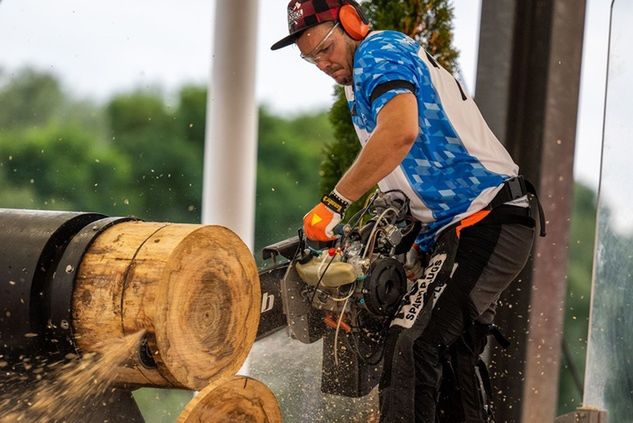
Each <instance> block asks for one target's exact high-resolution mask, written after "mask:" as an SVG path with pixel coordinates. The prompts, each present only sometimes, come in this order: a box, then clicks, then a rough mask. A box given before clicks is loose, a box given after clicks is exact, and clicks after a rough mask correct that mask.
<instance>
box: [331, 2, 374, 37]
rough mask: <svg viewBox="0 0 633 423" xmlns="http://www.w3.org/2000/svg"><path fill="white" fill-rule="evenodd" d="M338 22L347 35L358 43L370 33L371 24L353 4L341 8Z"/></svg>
mask: <svg viewBox="0 0 633 423" xmlns="http://www.w3.org/2000/svg"><path fill="white" fill-rule="evenodd" d="M338 20H339V22H340V23H341V26H342V27H343V29H344V30H345V32H346V33H347V35H349V36H350V37H351V38H352V39H354V40H356V41H360V40H362V39H363V38H365V37H366V36H367V34H368V33H369V24H368V23H367V22H366V21H365V19H364V18H363V17H362V16H361V15H360V14H359V13H358V10H357V9H356V8H355V7H354V6H352V5H351V4H345V5H343V6H341V8H340V9H339V12H338Z"/></svg>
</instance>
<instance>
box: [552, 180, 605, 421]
mask: <svg viewBox="0 0 633 423" xmlns="http://www.w3.org/2000/svg"><path fill="white" fill-rule="evenodd" d="M595 228H596V193H595V191H593V190H592V189H590V188H588V187H586V186H584V185H582V184H578V183H577V184H575V186H574V200H573V208H572V217H571V228H570V237H569V239H570V241H569V254H568V270H567V299H566V303H565V321H564V330H563V338H564V339H563V342H564V347H565V348H566V350H567V352H568V354H566V355H565V356H564V357H563V360H561V367H560V381H559V395H558V415H562V414H565V413H567V412H570V411H573V410H574V409H576V408H577V407H578V406H580V404H581V402H582V392H581V390H580V389H579V386H578V383H579V384H580V385H581V387H582V384H583V379H584V369H585V356H586V353H587V332H588V327H589V306H590V302H591V279H592V267H593V252H594V237H595Z"/></svg>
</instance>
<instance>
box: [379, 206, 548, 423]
mask: <svg viewBox="0 0 633 423" xmlns="http://www.w3.org/2000/svg"><path fill="white" fill-rule="evenodd" d="M495 210H496V209H495ZM495 210H493V211H492V212H491V213H490V214H489V215H488V216H487V217H486V218H484V219H483V220H481V221H480V222H478V223H477V224H475V225H474V226H470V227H467V228H465V229H463V230H462V231H461V234H460V236H459V237H458V236H457V233H456V231H455V230H454V229H449V230H446V231H445V232H444V234H443V235H441V236H440V238H439V239H438V242H437V244H436V246H435V248H434V250H433V253H432V254H431V259H430V260H429V264H428V265H427V267H426V269H425V272H424V275H423V277H422V278H421V279H419V280H418V281H416V283H414V285H413V287H412V288H411V290H410V291H409V293H408V294H407V295H406V296H405V297H404V298H403V301H402V305H401V308H400V309H399V312H398V313H397V314H396V316H395V317H394V319H393V321H392V323H391V326H390V328H389V335H388V337H387V342H386V345H385V361H384V368H383V375H382V378H381V382H380V388H379V389H380V410H381V419H380V421H381V422H384V423H390V422H399V423H400V422H407V423H408V422H419V423H425V422H429V423H434V422H435V411H436V402H437V398H438V390H439V387H440V383H441V380H442V357H443V355H444V354H445V353H446V351H447V349H448V348H450V347H451V346H452V345H453V344H454V343H455V342H456V341H457V340H458V339H460V337H461V336H462V334H463V333H464V330H465V328H467V327H469V326H470V325H473V324H474V323H475V322H481V323H491V322H492V319H493V317H494V308H495V304H496V302H497V300H498V299H499V296H500V295H501V293H502V292H503V291H504V290H505V289H506V288H507V286H508V285H509V284H510V282H512V280H513V279H514V278H515V277H516V276H517V274H518V273H519V272H520V271H521V269H522V268H523V267H524V266H525V263H526V262H527V259H528V257H529V254H530V251H531V248H532V244H533V242H534V237H535V229H534V225H533V224H532V225H529V224H522V223H509V224H508V223H502V222H503V219H498V218H497V214H498V213H495ZM506 211H507V209H506ZM511 220H512V219H511ZM518 221H520V219H519V220H518ZM473 371H474V369H473ZM462 380H466V381H468V380H471V381H472V382H470V383H472V384H473V385H474V383H475V379H474V378H469V377H465V378H462ZM467 383H468V382H467ZM472 388H473V389H476V387H475V386H472ZM462 389H468V386H466V387H462ZM474 395H475V393H474V392H465V395H463V401H464V402H465V403H464V404H461V406H463V407H464V421H465V422H482V421H484V420H483V418H484V417H483V415H482V413H481V410H480V409H479V407H478V406H477V404H476V403H475V402H474V401H476V400H475V399H474ZM456 406H457V405H456Z"/></svg>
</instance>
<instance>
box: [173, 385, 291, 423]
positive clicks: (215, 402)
mask: <svg viewBox="0 0 633 423" xmlns="http://www.w3.org/2000/svg"><path fill="white" fill-rule="evenodd" d="M281 421H282V418H281V410H280V409H279V403H278V402H277V398H275V395H274V394H273V393H272V392H271V391H270V389H268V387H267V386H266V385H264V384H263V383H261V382H259V381H257V380H255V379H252V378H250V377H247V376H233V377H228V378H224V379H221V380H219V381H217V382H215V383H213V384H211V385H209V386H207V387H206V388H204V389H203V390H202V391H201V392H199V393H198V394H197V395H196V396H195V397H194V398H193V399H192V400H191V401H190V402H189V403H188V404H187V406H186V407H185V409H184V410H183V411H182V413H181V414H180V416H179V417H178V421H177V423H202V422H214V423H280V422H281Z"/></svg>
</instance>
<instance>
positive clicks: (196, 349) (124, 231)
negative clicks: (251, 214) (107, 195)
mask: <svg viewBox="0 0 633 423" xmlns="http://www.w3.org/2000/svg"><path fill="white" fill-rule="evenodd" d="M260 297H261V294H260V287H259V279H258V274H257V267H256V265H255V261H254V259H253V256H252V254H251V252H250V251H249V249H248V248H247V247H246V245H244V243H243V242H242V241H241V240H240V239H239V238H238V237H237V235H235V234H234V233H233V232H231V231H230V230H228V229H226V228H224V227H221V226H202V225H186V224H167V223H149V222H125V223H121V224H117V225H114V226H113V227H111V228H109V229H108V230H106V231H105V232H104V233H102V234H101V235H99V237H98V238H97V239H96V240H95V241H94V242H93V244H92V245H91V246H90V247H89V249H88V251H87V253H86V254H85V256H84V258H83V260H82V262H81V265H80V267H79V269H78V273H77V278H76V281H75V291H74V294H73V327H74V333H75V334H76V341H77V345H78V347H79V349H80V350H81V351H86V352H87V351H92V349H91V348H92V346H93V345H95V344H96V343H97V342H100V341H104V340H107V339H110V338H119V337H121V336H125V335H128V334H131V333H135V332H137V331H138V330H142V329H145V330H146V331H147V341H148V342H147V343H148V347H149V352H150V356H151V358H153V360H154V361H155V363H156V366H155V367H152V366H151V365H147V360H142V357H141V354H136V355H135V358H134V359H132V360H131V361H130V362H129V363H126V365H125V367H124V368H120V369H117V383H119V384H129V385H135V386H159V387H168V386H173V387H181V388H186V389H192V390H200V389H202V388H203V387H205V386H206V385H208V384H209V383H210V382H212V381H214V380H216V379H219V378H221V377H222V376H225V375H232V374H234V373H235V372H236V371H237V370H238V369H239V368H240V366H241V365H242V363H243V361H244V359H245V358H246V356H247V354H248V352H249V351H250V348H251V346H252V344H253V342H254V339H255V335H256V331H257V326H258V323H259V307H260ZM144 363H145V364H144Z"/></svg>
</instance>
